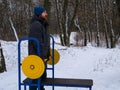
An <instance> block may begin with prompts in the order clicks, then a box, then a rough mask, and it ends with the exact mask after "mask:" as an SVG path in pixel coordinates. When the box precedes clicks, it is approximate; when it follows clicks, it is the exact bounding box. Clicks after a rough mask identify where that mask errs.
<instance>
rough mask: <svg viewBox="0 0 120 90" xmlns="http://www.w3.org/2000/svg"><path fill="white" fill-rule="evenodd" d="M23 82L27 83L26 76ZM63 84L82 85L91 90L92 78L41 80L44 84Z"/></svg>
mask: <svg viewBox="0 0 120 90" xmlns="http://www.w3.org/2000/svg"><path fill="white" fill-rule="evenodd" d="M23 83H28V78H26V79H25V80H24V81H23ZM53 84H54V86H65V87H84V88H89V90H92V86H93V80H91V79H69V78H54V79H52V78H46V79H44V80H43V81H42V82H41V85H45V86H52V85H53Z"/></svg>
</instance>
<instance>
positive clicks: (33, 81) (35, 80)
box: [29, 79, 37, 90]
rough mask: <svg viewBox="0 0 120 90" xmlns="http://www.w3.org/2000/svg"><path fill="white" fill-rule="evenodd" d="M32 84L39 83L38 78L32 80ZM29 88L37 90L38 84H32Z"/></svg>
mask: <svg viewBox="0 0 120 90" xmlns="http://www.w3.org/2000/svg"><path fill="white" fill-rule="evenodd" d="M31 81H32V82H31V84H37V79H34V80H31ZM29 90H37V86H30V87H29Z"/></svg>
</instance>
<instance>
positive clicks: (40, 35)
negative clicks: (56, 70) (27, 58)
mask: <svg viewBox="0 0 120 90" xmlns="http://www.w3.org/2000/svg"><path fill="white" fill-rule="evenodd" d="M47 26H48V23H47V22H46V20H43V19H41V18H38V17H37V16H36V15H34V16H33V18H32V19H31V23H30V30H29V37H35V38H37V39H38V40H39V41H40V57H41V58H48V57H49V55H50V43H49V34H48V32H47ZM28 53H29V55H37V47H36V42H35V41H29V42H28Z"/></svg>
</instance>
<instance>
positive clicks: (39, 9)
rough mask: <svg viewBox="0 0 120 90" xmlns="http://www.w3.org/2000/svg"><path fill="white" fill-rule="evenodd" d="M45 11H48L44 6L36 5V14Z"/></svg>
mask: <svg viewBox="0 0 120 90" xmlns="http://www.w3.org/2000/svg"><path fill="white" fill-rule="evenodd" d="M44 11H46V10H45V8H44V7H41V6H35V7H34V14H35V15H37V16H39V15H41V14H42V13H43V12H44Z"/></svg>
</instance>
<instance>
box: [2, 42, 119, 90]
mask: <svg viewBox="0 0 120 90" xmlns="http://www.w3.org/2000/svg"><path fill="white" fill-rule="evenodd" d="M2 47H3V51H4V56H5V60H6V65H7V72H4V73H2V74H0V90H18V55H17V42H6V41H2ZM55 48H56V49H57V50H58V51H59V53H60V61H59V63H58V64H57V65H55V77H59V78H75V79H77V78H78V79H93V81H94V85H93V90H120V87H119V86H120V49H119V48H114V49H105V48H96V47H92V46H91V45H90V44H88V45H87V46H86V47H70V48H67V47H62V46H60V45H55ZM25 56H27V43H26V42H23V43H22V57H23V58H24V57H25ZM50 74H51V73H50V72H48V76H51V75H50ZM22 76H23V78H25V76H24V75H22ZM45 88H46V90H52V89H51V87H45ZM55 90H88V89H85V88H71V87H55Z"/></svg>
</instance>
